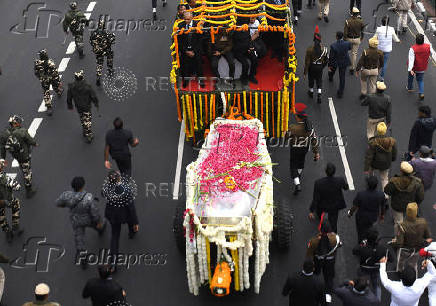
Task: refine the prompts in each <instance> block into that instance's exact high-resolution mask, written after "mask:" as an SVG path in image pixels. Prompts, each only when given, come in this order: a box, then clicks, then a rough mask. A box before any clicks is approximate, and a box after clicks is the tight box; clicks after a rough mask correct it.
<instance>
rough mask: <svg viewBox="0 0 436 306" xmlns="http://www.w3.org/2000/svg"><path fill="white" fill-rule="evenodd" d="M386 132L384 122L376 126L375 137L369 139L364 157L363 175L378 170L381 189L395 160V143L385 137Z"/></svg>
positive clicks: (393, 140) (390, 138)
mask: <svg viewBox="0 0 436 306" xmlns="http://www.w3.org/2000/svg"><path fill="white" fill-rule="evenodd" d="M386 130H387V127H386V124H385V123H384V122H380V123H379V124H378V125H377V135H376V136H374V137H372V138H370V139H369V141H368V149H367V150H366V156H365V173H366V174H370V173H372V172H374V171H375V170H378V172H379V174H380V181H381V185H382V189H383V188H385V186H386V185H387V184H388V180H389V169H390V168H391V164H392V162H393V161H395V160H396V159H397V142H396V141H395V139H394V138H392V137H389V136H386Z"/></svg>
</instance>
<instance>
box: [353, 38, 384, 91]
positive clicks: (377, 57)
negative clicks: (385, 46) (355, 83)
mask: <svg viewBox="0 0 436 306" xmlns="http://www.w3.org/2000/svg"><path fill="white" fill-rule="evenodd" d="M377 46H378V39H377V36H373V37H371V38H370V39H369V48H368V49H366V50H364V51H363V53H362V56H361V57H360V60H359V62H358V63H357V66H356V76H359V72H360V73H361V75H360V99H364V98H365V97H366V94H367V93H370V94H372V93H375V91H376V82H377V77H378V74H379V70H380V69H381V68H382V67H383V52H381V51H380V50H378V49H377Z"/></svg>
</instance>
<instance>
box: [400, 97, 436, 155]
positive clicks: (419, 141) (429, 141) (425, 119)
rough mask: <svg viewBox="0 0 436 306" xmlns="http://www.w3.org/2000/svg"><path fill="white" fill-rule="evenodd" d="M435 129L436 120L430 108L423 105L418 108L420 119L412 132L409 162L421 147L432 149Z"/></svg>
mask: <svg viewBox="0 0 436 306" xmlns="http://www.w3.org/2000/svg"><path fill="white" fill-rule="evenodd" d="M435 129H436V118H434V117H432V115H431V108H430V106H428V105H421V106H420V107H419V108H418V118H417V119H416V121H415V123H414V124H413V127H412V130H411V131H410V137H409V153H408V155H409V156H408V157H407V159H408V160H410V159H411V158H412V157H413V156H414V155H415V153H417V152H418V150H419V149H420V148H421V146H427V147H429V148H432V145H433V132H434V131H435Z"/></svg>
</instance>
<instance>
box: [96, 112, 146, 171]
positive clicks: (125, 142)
mask: <svg viewBox="0 0 436 306" xmlns="http://www.w3.org/2000/svg"><path fill="white" fill-rule="evenodd" d="M113 124H114V129H113V130H110V131H108V132H107V133H106V146H105V149H104V165H105V167H106V169H111V168H112V165H111V163H110V162H109V155H110V156H111V157H112V159H114V160H115V162H116V163H117V166H118V169H119V170H120V172H121V174H123V175H127V176H132V155H131V153H130V149H129V145H130V146H131V147H136V146H137V145H138V144H139V139H138V138H136V137H133V134H132V132H131V131H130V130H125V129H123V120H121V118H120V117H117V118H115V120H114V123H113Z"/></svg>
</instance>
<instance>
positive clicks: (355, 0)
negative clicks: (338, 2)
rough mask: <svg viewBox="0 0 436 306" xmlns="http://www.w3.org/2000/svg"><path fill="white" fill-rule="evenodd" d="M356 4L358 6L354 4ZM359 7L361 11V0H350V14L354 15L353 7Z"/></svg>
mask: <svg viewBox="0 0 436 306" xmlns="http://www.w3.org/2000/svg"><path fill="white" fill-rule="evenodd" d="M354 5H356V6H354ZM355 7H356V8H357V9H358V10H359V11H360V10H361V8H362V3H361V0H350V15H353V8H355Z"/></svg>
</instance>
